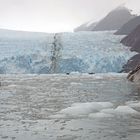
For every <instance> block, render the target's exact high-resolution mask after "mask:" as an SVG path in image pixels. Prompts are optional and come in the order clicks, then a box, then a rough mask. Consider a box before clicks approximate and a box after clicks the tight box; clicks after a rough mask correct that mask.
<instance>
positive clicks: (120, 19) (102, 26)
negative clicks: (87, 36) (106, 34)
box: [75, 7, 135, 31]
mask: <svg viewBox="0 0 140 140" xmlns="http://www.w3.org/2000/svg"><path fill="white" fill-rule="evenodd" d="M134 17H135V16H134V15H132V14H131V11H130V10H129V9H127V8H126V7H118V8H116V9H114V10H112V11H111V12H110V13H109V14H107V16H105V17H104V18H103V19H102V20H100V21H99V22H98V23H95V22H88V23H85V24H83V25H81V26H80V27H78V28H76V29H75V31H106V30H118V29H120V28H121V27H122V26H123V25H124V24H125V23H127V22H128V21H129V20H131V19H132V18H134Z"/></svg>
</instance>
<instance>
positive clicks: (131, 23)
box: [115, 16, 140, 35]
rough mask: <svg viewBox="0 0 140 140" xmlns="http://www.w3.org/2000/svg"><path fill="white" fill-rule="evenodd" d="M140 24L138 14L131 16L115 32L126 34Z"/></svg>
mask: <svg viewBox="0 0 140 140" xmlns="http://www.w3.org/2000/svg"><path fill="white" fill-rule="evenodd" d="M139 24H140V16H137V17H135V18H132V19H131V20H129V21H128V22H127V23H126V24H124V25H123V26H122V27H121V28H120V29H119V30H118V31H117V32H116V33H115V34H116V35H128V34H129V33H131V32H132V31H133V30H134V29H135V28H136V27H137V26H138V25H139Z"/></svg>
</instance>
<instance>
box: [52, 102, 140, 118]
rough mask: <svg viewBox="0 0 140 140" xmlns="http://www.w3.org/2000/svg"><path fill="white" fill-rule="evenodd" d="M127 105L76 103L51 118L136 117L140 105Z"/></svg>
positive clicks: (138, 113)
mask: <svg viewBox="0 0 140 140" xmlns="http://www.w3.org/2000/svg"><path fill="white" fill-rule="evenodd" d="M125 104H126V105H119V106H117V107H116V106H115V104H113V103H111V102H88V103H74V104H72V105H71V106H70V107H68V108H66V109H62V110H61V111H60V112H58V114H56V115H53V116H51V118H60V119H61V118H70V117H77V118H78V117H87V118H111V117H115V116H116V117H117V116H134V115H139V116H140V112H138V111H137V110H135V108H134V107H140V103H133V102H132V103H128V102H127V103H125Z"/></svg>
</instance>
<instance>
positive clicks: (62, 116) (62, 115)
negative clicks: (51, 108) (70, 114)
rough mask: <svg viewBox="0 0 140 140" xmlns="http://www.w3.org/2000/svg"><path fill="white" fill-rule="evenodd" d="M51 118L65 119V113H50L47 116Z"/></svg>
mask: <svg viewBox="0 0 140 140" xmlns="http://www.w3.org/2000/svg"><path fill="white" fill-rule="evenodd" d="M49 118H51V119H65V118H66V115H65V114H56V115H51V116H49Z"/></svg>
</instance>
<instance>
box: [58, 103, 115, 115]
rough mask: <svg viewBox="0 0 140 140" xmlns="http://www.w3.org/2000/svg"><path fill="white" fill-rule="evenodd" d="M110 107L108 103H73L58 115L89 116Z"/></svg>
mask: <svg viewBox="0 0 140 140" xmlns="http://www.w3.org/2000/svg"><path fill="white" fill-rule="evenodd" d="M112 107H113V104H112V103H110V102H91V103H75V104H73V105H72V106H71V107H68V108H66V109H63V110H61V111H60V113H62V114H67V115H72V116H79V115H89V114H90V113H96V112H99V111H101V110H102V109H106V108H112Z"/></svg>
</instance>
